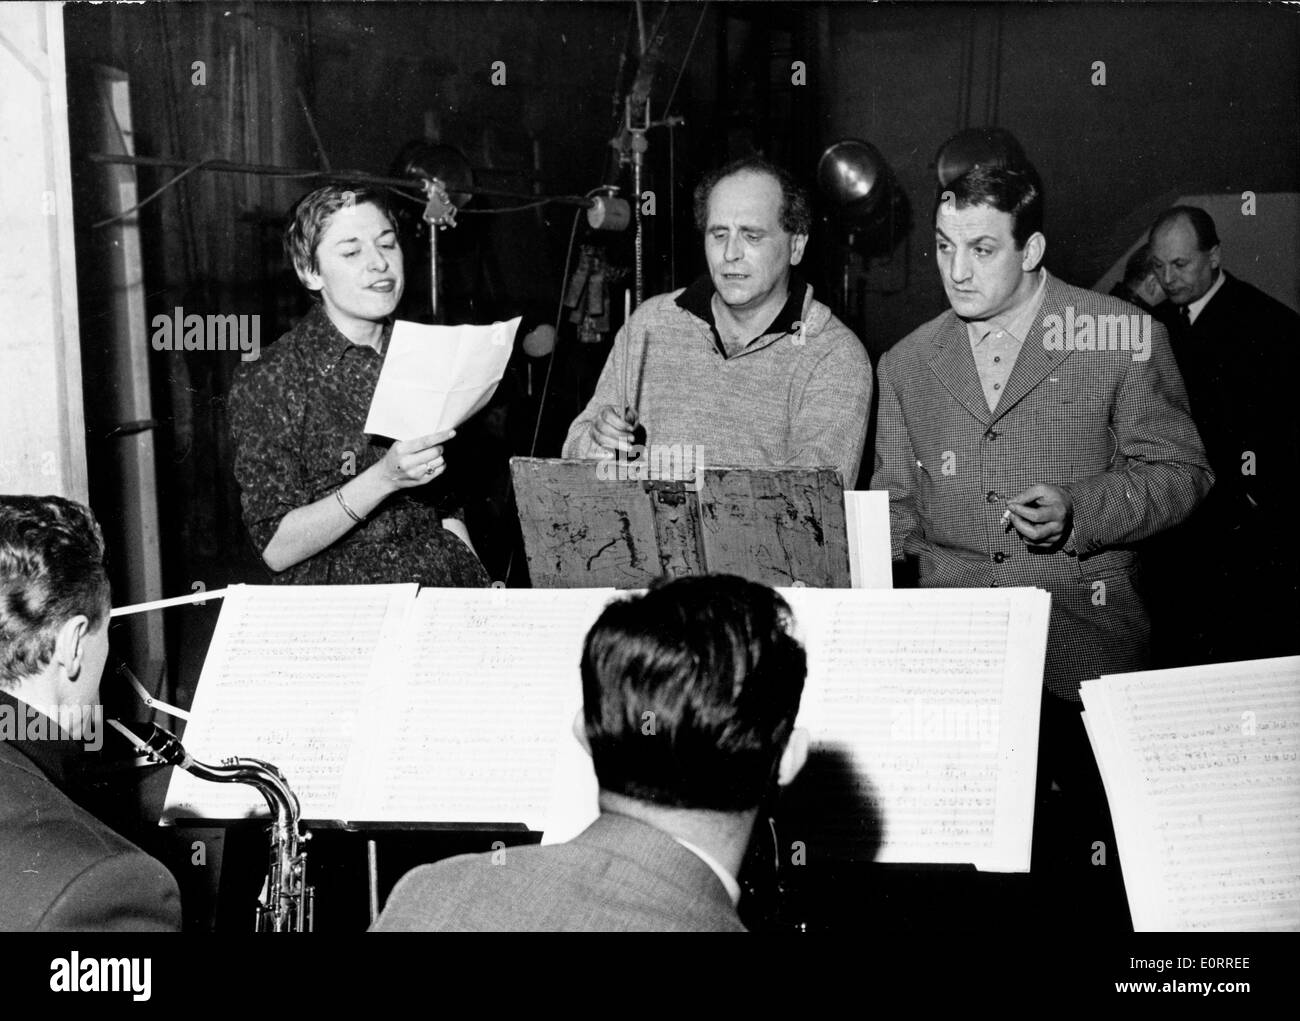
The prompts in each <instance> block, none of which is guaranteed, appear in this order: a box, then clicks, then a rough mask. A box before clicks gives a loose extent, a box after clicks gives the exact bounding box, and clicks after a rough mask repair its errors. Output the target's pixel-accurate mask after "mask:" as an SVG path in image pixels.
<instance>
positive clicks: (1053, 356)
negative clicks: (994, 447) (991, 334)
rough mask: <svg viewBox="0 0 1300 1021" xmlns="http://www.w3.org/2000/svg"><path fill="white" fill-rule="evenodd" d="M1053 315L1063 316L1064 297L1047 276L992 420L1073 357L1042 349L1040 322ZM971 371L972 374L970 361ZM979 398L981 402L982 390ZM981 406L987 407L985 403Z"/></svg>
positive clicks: (1056, 284)
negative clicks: (1045, 285) (1029, 325)
mask: <svg viewBox="0 0 1300 1021" xmlns="http://www.w3.org/2000/svg"><path fill="white" fill-rule="evenodd" d="M1053 314H1055V315H1057V316H1064V314H1065V295H1064V293H1063V292H1062V289H1061V287H1060V285H1059V283H1058V282H1057V279H1056V277H1054V276H1048V278H1047V287H1046V288H1045V289H1044V291H1043V304H1042V305H1041V307H1040V308H1039V309H1038V315H1036V316H1035V317H1034V322H1033V325H1032V326H1031V327H1030V328H1029V335H1028V336H1027V337H1025V342H1024V344H1022V345H1021V346H1020V355H1019V357H1017V358H1016V364H1015V367H1014V368H1013V369H1012V370H1011V377H1010V378H1009V379H1008V380H1007V387H1006V389H1005V390H1003V391H1002V400H1000V401H998V407H997V410H996V411H995V412H994V413H993V421H997V420H998V419H999V418H1001V417H1002V416H1003V415H1005V414H1006V413H1007V412H1009V411H1010V410H1011V409H1012V408H1014V407H1015V406H1016V405H1017V404H1019V403H1020V402H1021V401H1022V400H1024V398H1025V395H1026V394H1028V393H1030V392H1031V391H1032V390H1033V389H1034V388H1035V387H1036V386H1038V384H1039V383H1041V382H1042V381H1043V380H1044V379H1046V378H1047V377H1048V376H1049V375H1050V374H1051V373H1053V372H1055V371H1056V369H1057V367H1058V366H1060V364H1061V363H1062V362H1063V361H1065V360H1066V359H1067V358H1069V357H1070V355H1071V354H1073V352H1072V351H1049V350H1047V348H1046V347H1044V345H1043V334H1044V333H1046V332H1047V331H1046V330H1045V329H1044V327H1043V322H1044V320H1045V319H1046V318H1047V317H1048V316H1050V315H1053ZM971 371H972V372H974V371H975V370H974V359H973V358H972V359H971ZM976 387H977V388H978V387H979V378H978V374H976ZM980 397H981V401H983V392H982V391H981V395H980ZM984 407H985V408H987V407H988V404H987V403H984Z"/></svg>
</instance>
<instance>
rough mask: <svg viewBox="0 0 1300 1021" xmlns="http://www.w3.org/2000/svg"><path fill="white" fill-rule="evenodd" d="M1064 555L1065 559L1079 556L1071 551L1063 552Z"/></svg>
mask: <svg viewBox="0 0 1300 1021" xmlns="http://www.w3.org/2000/svg"><path fill="white" fill-rule="evenodd" d="M1065 555H1066V556H1067V557H1077V556H1078V555H1079V554H1078V553H1076V552H1075V551H1074V550H1072V549H1068V550H1066V551H1065Z"/></svg>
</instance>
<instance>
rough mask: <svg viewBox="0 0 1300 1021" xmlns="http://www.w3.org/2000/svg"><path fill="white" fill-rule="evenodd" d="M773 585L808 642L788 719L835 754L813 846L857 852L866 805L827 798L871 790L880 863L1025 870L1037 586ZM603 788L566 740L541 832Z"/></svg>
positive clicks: (1034, 750)
mask: <svg viewBox="0 0 1300 1021" xmlns="http://www.w3.org/2000/svg"><path fill="white" fill-rule="evenodd" d="M780 591H781V594H782V595H783V596H785V598H786V600H787V602H789V603H790V607H791V609H792V610H793V611H794V615H795V621H796V627H797V633H798V635H799V638H800V640H801V641H802V642H803V643H804V646H805V648H806V649H807V651H808V680H807V683H806V684H805V687H804V696H803V701H802V705H801V711H800V714H799V720H798V725H799V726H802V727H807V728H808V729H809V730H810V731H811V732H812V735H811V736H812V741H813V749H814V751H815V752H821V753H823V754H828V755H830V756H834V757H835V758H836V759H838V760H839V761H841V762H842V763H843V766H844V768H843V769H842V770H839V771H837V772H836V773H835V774H834V775H831V776H824V777H822V778H821V779H824V780H828V781H829V782H830V785H831V787H832V788H835V789H831V790H827V791H819V792H818V803H817V804H816V805H813V806H811V809H810V811H811V812H813V813H815V812H816V811H817V809H818V808H819V807H822V808H826V809H827V812H826V813H825V815H824V816H823V817H821V818H817V819H813V820H811V822H812V823H813V824H814V825H815V826H816V827H817V831H816V833H814V834H800V836H801V838H805V837H806V838H807V842H808V853H809V854H816V855H818V856H819V857H824V856H829V857H836V858H841V859H842V858H848V857H859V858H860V857H861V851H862V847H863V843H864V840H863V838H864V834H863V833H862V830H861V826H862V823H863V819H862V817H861V815H854V814H853V813H849V814H839V812H838V811H837V809H842V808H843V807H844V806H845V805H846V804H850V803H852V802H853V801H854V800H855V799H856V798H863V797H865V798H866V799H868V800H869V801H871V802H872V804H873V806H874V811H875V813H876V814H877V815H878V816H879V817H880V819H881V821H882V823H883V831H884V832H883V842H882V844H881V847H880V848H879V850H878V852H877V853H876V854H875V856H874V860H876V861H882V862H903V863H956V864H966V863H972V864H974V865H975V866H976V868H979V869H981V870H984V871H994V872H1027V871H1028V870H1029V854H1030V845H1031V841H1032V834H1033V818H1034V780H1035V776H1036V772H1037V755H1038V722H1039V720H1038V715H1039V706H1040V702H1039V699H1040V693H1041V688H1042V677H1043V660H1044V657H1045V655H1046V649H1047V621H1048V613H1049V610H1050V606H1051V599H1050V597H1049V596H1048V595H1047V593H1045V592H1042V591H1040V590H1038V589H1027V588H1020V589H998V590H984V589H928V590H908V591H907V592H880V591H854V590H852V589H813V588H792V589H781V590H780ZM578 704H580V703H574V704H572V705H570V706H568V707H566V709H567V710H568V717H567V718H569V719H571V717H572V711H573V710H574V709H576V708H577V705H578ZM564 715H565V714H560V716H557V723H556V724H555V727H556V729H557V730H558V729H559V728H560V725H561V724H560V722H559V721H560V717H561V716H564ZM932 722H934V723H935V726H934V727H933V728H931V723H932ZM597 793H598V787H597V784H596V777H595V772H594V770H593V769H592V765H591V759H590V758H589V757H588V756H587V755H586V754H585V753H584V752H583V751H582V749H581V747H579V746H578V744H577V742H570V743H568V744H563V743H562V744H561V750H560V758H559V763H558V766H557V769H556V787H555V789H554V791H553V794H552V798H551V806H550V809H549V812H548V817H547V824H546V827H545V835H544V836H543V839H542V842H543V843H547V844H550V843H559V842H562V841H565V840H569V839H571V838H573V837H574V836H576V835H577V834H578V833H580V832H581V831H582V830H583V829H584V828H586V827H587V826H588V825H590V824H591V822H593V821H594V820H595V818H596V816H597V814H598V809H597V805H596V796H597ZM822 794H825V795H826V797H825V798H822V797H821V795H822ZM837 799H838V800H837Z"/></svg>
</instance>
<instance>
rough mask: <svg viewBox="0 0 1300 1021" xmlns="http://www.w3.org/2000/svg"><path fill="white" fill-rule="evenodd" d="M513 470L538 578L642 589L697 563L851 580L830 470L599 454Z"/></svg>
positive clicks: (773, 576) (840, 498)
mask: <svg viewBox="0 0 1300 1021" xmlns="http://www.w3.org/2000/svg"><path fill="white" fill-rule="evenodd" d="M619 467H621V468H624V469H626V468H629V467H630V466H627V465H626V464H624V465H620V466H619ZM510 474H511V478H512V480H513V482H514V488H515V500H516V504H517V506H518V509H519V521H520V527H521V529H522V531H523V537H524V551H525V553H526V554H527V557H528V572H529V575H530V576H531V579H532V584H533V587H534V588H599V587H607V586H612V587H615V588H643V587H644V586H646V585H647V584H649V583H650V582H651V581H652V580H654V579H655V578H658V577H660V576H661V575H665V574H667V575H670V576H674V577H676V576H681V575H689V574H704V573H728V574H738V575H741V576H742V577H745V578H750V579H752V580H754V581H759V582H763V583H765V584H768V585H786V586H789V585H795V584H802V585H807V586H810V587H814V588H848V587H849V584H850V582H849V554H848V536H847V532H846V529H845V522H844V489H843V486H842V485H841V483H840V478H839V473H838V472H836V471H835V469H833V468H721V467H719V468H703V469H700V470H699V471H698V472H697V473H696V474H695V476H694V477H693V478H691V479H687V480H681V479H651V478H641V477H638V475H640V474H646V473H645V472H644V471H641V472H638V471H636V470H630V471H629V470H623V471H619V470H617V469H615V468H613V467H611V466H609V465H607V466H606V467H605V468H604V469H599V462H596V461H577V460H562V459H553V458H529V457H515V458H511V461H510ZM628 476H631V477H628Z"/></svg>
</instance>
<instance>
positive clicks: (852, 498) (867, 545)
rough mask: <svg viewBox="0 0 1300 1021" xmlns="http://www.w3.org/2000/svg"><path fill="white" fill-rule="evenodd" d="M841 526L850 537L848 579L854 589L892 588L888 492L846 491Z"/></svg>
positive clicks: (892, 574) (875, 490)
mask: <svg viewBox="0 0 1300 1021" xmlns="http://www.w3.org/2000/svg"><path fill="white" fill-rule="evenodd" d="M844 524H845V526H846V528H847V529H848V534H849V578H850V579H851V581H850V584H851V585H852V586H853V588H893V587H894V567H893V562H892V560H891V555H890V548H889V493H888V492H886V491H885V490H883V489H846V490H845V491H844Z"/></svg>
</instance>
